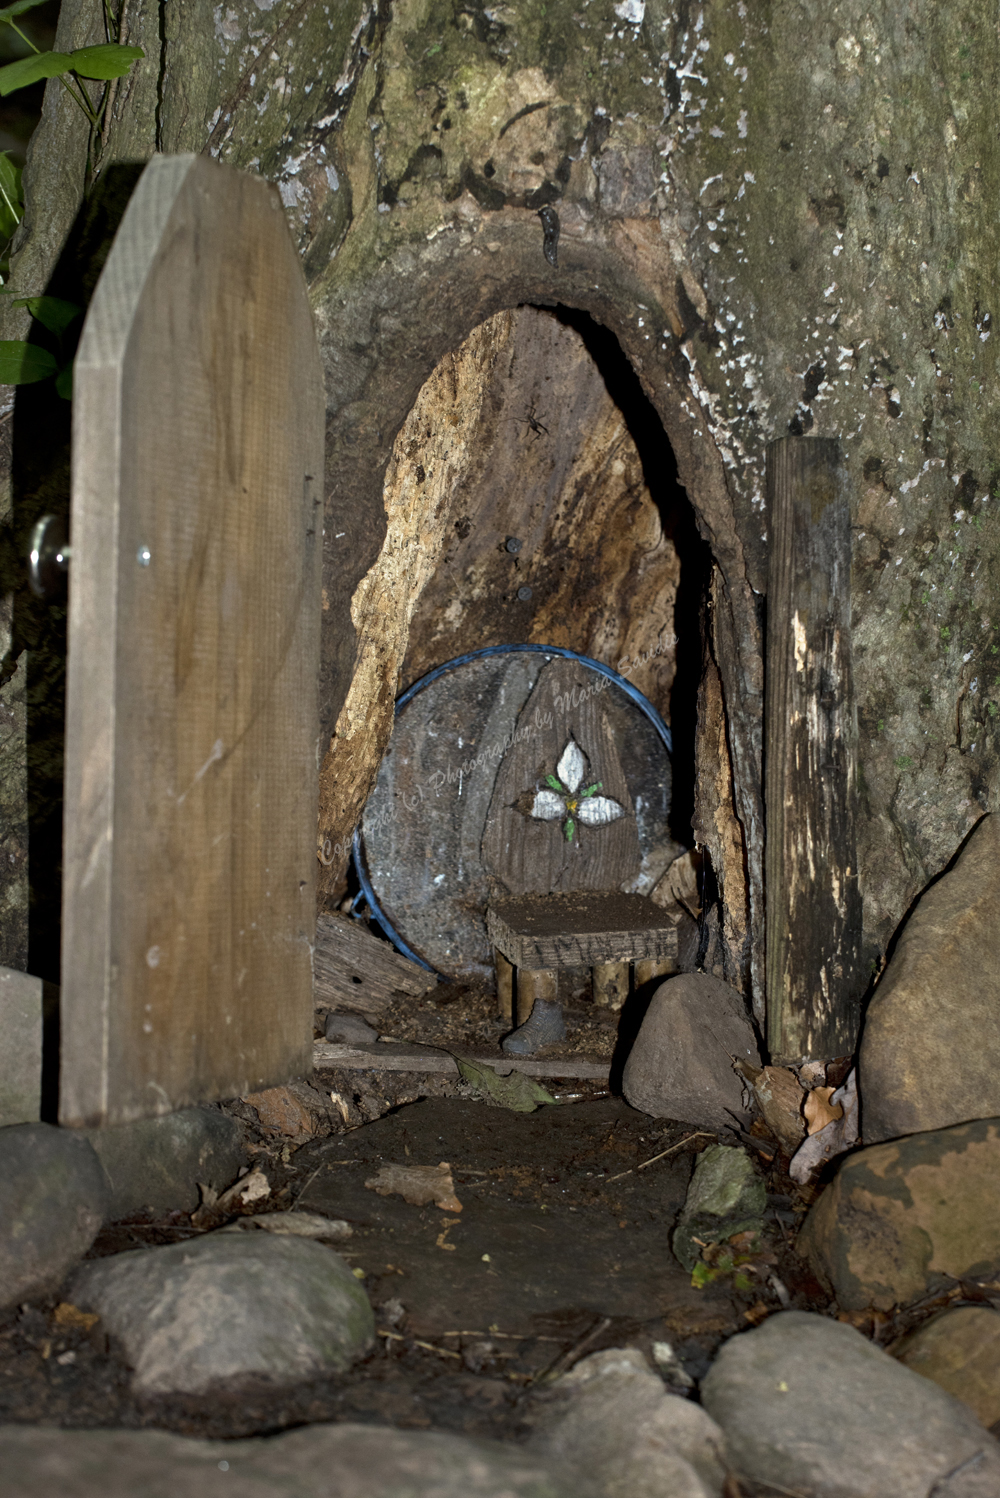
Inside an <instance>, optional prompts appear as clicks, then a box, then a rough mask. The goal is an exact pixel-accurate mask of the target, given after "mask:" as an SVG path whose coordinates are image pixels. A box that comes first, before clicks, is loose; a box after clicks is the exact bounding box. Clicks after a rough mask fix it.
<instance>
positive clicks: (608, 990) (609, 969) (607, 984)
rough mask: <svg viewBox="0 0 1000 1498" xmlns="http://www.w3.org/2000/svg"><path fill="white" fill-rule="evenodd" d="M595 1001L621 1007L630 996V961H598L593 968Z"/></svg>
mask: <svg viewBox="0 0 1000 1498" xmlns="http://www.w3.org/2000/svg"><path fill="white" fill-rule="evenodd" d="M593 975H594V1003H595V1004H600V1005H602V1006H603V1007H604V1008H606V1009H620V1008H621V1007H622V1005H623V1004H624V1002H625V1000H626V999H627V998H628V963H627V962H598V963H596V964H595V965H594V968H593Z"/></svg>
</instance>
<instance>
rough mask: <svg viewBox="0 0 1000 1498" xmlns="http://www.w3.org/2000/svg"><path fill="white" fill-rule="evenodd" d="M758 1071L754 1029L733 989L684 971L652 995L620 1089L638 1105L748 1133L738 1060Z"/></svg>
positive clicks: (710, 1126) (744, 1089) (644, 1109)
mask: <svg viewBox="0 0 1000 1498" xmlns="http://www.w3.org/2000/svg"><path fill="white" fill-rule="evenodd" d="M734 1057H735V1058H737V1059H740V1060H742V1061H745V1062H749V1063H750V1064H751V1065H752V1066H754V1067H759V1066H760V1057H759V1056H758V1053H757V1042H756V1039H755V1038H754V1032H753V1026H752V1025H751V1023H750V1019H749V1016H748V1015H747V1012H746V1005H745V1004H744V1003H743V999H742V998H741V997H740V995H739V994H738V993H737V992H736V990H735V989H734V988H730V987H729V985H728V984H727V983H723V982H721V981H720V980H719V979H718V978H710V977H709V976H708V975H707V974H706V973H682V974H680V976H679V977H676V978H670V979H669V980H668V981H667V982H666V983H663V984H661V985H660V987H659V988H658V989H657V990H656V992H655V993H654V995H653V997H652V999H651V1000H650V1004H649V1008H648V1009H647V1010H646V1015H645V1018H644V1019H643V1022H642V1025H641V1027H640V1029H639V1034H638V1035H637V1036H636V1039H635V1044H634V1045H633V1047H632V1050H631V1052H630V1053H629V1057H628V1060H627V1061H626V1062H625V1070H624V1073H623V1076H622V1091H623V1092H624V1094H625V1096H626V1098H627V1099H628V1101H629V1102H630V1103H631V1104H632V1107H633V1108H638V1109H639V1110H640V1112H642V1113H650V1114H652V1116H653V1117H654V1118H671V1119H676V1120H678V1121H680V1122H683V1123H692V1124H697V1125H698V1127H699V1128H703V1129H713V1130H716V1131H721V1130H722V1129H729V1128H731V1127H732V1125H733V1123H734V1121H735V1122H738V1123H741V1124H743V1126H744V1127H746V1128H749V1125H750V1110H749V1089H748V1088H747V1086H746V1084H745V1083H744V1082H743V1080H742V1078H741V1077H739V1076H737V1074H736V1072H735V1071H734V1070H733V1058H734Z"/></svg>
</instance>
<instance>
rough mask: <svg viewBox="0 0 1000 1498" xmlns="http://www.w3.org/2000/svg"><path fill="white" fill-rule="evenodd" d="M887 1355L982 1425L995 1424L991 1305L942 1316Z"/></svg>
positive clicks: (998, 1367)
mask: <svg viewBox="0 0 1000 1498" xmlns="http://www.w3.org/2000/svg"><path fill="white" fill-rule="evenodd" d="M891 1352H892V1355H893V1357H894V1358H898V1359H899V1361H900V1362H901V1363H902V1364H903V1365H904V1366H905V1367H907V1368H912V1370H913V1372H914V1373H919V1374H921V1375H922V1376H923V1377H924V1378H930V1379H933V1381H934V1383H936V1384H937V1385H938V1387H939V1388H941V1389H946V1390H947V1391H948V1393H949V1394H954V1396H955V1398H956V1399H960V1400H961V1401H962V1403H963V1404H967V1405H968V1406H969V1409H970V1410H971V1411H972V1413H973V1414H974V1415H975V1417H976V1419H977V1420H980V1421H982V1423H983V1425H985V1426H991V1425H995V1424H996V1423H997V1421H1000V1311H995V1310H993V1309H992V1307H991V1306H955V1307H954V1308H953V1309H952V1310H949V1311H941V1312H940V1313H939V1314H938V1315H937V1316H932V1317H931V1319H930V1320H929V1321H925V1322H924V1324H923V1326H921V1327H918V1328H917V1330H916V1331H915V1332H911V1333H910V1334H909V1336H907V1337H904V1338H903V1339H902V1340H901V1341H900V1342H897V1343H896V1344H895V1346H894V1347H892V1348H891Z"/></svg>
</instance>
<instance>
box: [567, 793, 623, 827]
mask: <svg viewBox="0 0 1000 1498" xmlns="http://www.w3.org/2000/svg"><path fill="white" fill-rule="evenodd" d="M624 815H625V808H624V806H619V804H618V802H617V801H612V799H611V797H610V796H588V798H587V799H586V801H581V802H580V806H579V809H578V811H577V816H578V817H579V818H580V821H581V822H583V823H584V824H585V825H586V826H587V827H606V826H607V824H608V823H609V822H617V820H618V818H619V817H623V816H624Z"/></svg>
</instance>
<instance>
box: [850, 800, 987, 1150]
mask: <svg viewBox="0 0 1000 1498" xmlns="http://www.w3.org/2000/svg"><path fill="white" fill-rule="evenodd" d="M998 904H1000V816H985V817H983V819H982V821H981V822H980V823H979V824H978V826H977V827H976V829H975V831H974V832H973V834H972V836H971V837H970V839H969V841H968V842H967V844H966V845H965V848H964V849H963V850H962V853H961V855H960V856H959V858H958V860H957V862H956V863H955V866H954V868H952V869H951V870H950V871H949V872H948V873H947V874H945V875H944V876H943V877H942V878H941V879H939V880H938V881H937V883H936V884H933V885H931V887H930V889H928V890H927V891H925V893H924V894H923V895H922V896H921V898H920V902H919V904H918V905H917V908H916V910H914V912H913V914H912V915H911V916H910V919H909V920H908V921H907V923H906V925H905V927H904V928H903V932H902V934H901V936H900V938H899V941H898V943H897V945H896V950H895V952H894V954H893V957H892V961H891V962H890V964H889V966H888V968H887V969H886V971H885V973H884V975H883V977H882V980H881V982H880V983H879V985H878V987H877V988H876V990H875V993H874V996H873V998H872V1000H871V1003H870V1004H869V1006H868V1012H867V1015H866V1017H865V1025H864V1032H863V1034H862V1037H861V1050H860V1054H859V1061H858V1074H859V1080H860V1089H861V1131H862V1133H863V1135H864V1137H865V1141H866V1143H868V1144H875V1143H877V1142H878V1141H879V1140H882V1139H896V1138H898V1137H899V1136H900V1135H903V1134H916V1133H921V1132H924V1131H926V1130H928V1129H943V1128H947V1127H948V1125H949V1124H956V1123H965V1122H966V1121H967V1120H969V1119H974V1118H993V1117H995V1116H997V1115H998V1114H1000V1025H998V1023H997V1014H998V1012H1000V921H998V920H997V906H998Z"/></svg>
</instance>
